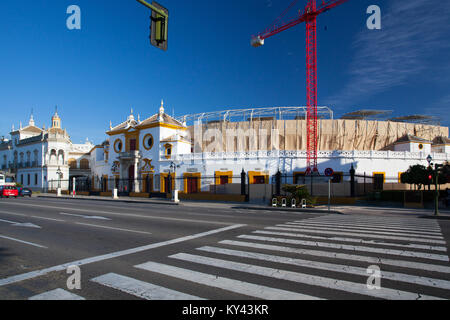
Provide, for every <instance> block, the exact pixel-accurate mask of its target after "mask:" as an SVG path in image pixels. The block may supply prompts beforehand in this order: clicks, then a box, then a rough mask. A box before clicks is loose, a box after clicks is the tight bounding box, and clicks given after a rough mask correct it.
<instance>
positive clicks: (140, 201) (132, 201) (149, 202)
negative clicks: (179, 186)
mask: <svg viewBox="0 0 450 320" xmlns="http://www.w3.org/2000/svg"><path fill="white" fill-rule="evenodd" d="M37 198H48V199H61V200H65V199H68V200H90V201H105V202H124V203H147V204H162V205H167V206H178V205H179V203H174V202H159V201H151V200H125V199H121V198H119V199H98V198H78V197H76V198H72V197H54V196H45V195H42V196H37Z"/></svg>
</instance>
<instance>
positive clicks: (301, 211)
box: [232, 207, 344, 215]
mask: <svg viewBox="0 0 450 320" xmlns="http://www.w3.org/2000/svg"><path fill="white" fill-rule="evenodd" d="M232 209H241V210H242V209H243V210H261V211H284V212H291V213H322V214H342V215H344V213H342V212H340V211H337V210H330V211H328V210H326V209H325V210H323V209H311V208H309V209H300V208H295V209H294V208H274V207H267V208H266V207H232Z"/></svg>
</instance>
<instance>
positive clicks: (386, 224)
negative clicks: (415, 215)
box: [295, 218, 440, 231]
mask: <svg viewBox="0 0 450 320" xmlns="http://www.w3.org/2000/svg"><path fill="white" fill-rule="evenodd" d="M315 221H317V220H316V219H308V220H304V221H295V223H303V222H315ZM320 222H321V223H351V224H362V225H368V226H377V227H396V228H408V229H418V230H421V229H424V230H431V231H439V230H440V227H439V225H438V224H426V225H425V224H408V223H395V222H392V221H386V222H383V221H380V220H378V221H377V220H374V221H369V220H359V219H354V220H353V219H352V220H350V219H345V218H344V219H342V220H338V219H327V220H320Z"/></svg>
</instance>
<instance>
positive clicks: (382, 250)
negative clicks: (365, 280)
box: [238, 235, 449, 262]
mask: <svg viewBox="0 0 450 320" xmlns="http://www.w3.org/2000/svg"><path fill="white" fill-rule="evenodd" d="M238 238H240V239H250V240H261V241H270V242H279V243H289V244H298V245H302V246H309V247H316V248H317V247H321V248H333V249H341V250H350V251H362V252H371V253H379V254H386V255H396V256H402V257H413V258H422V259H429V260H438V261H446V262H448V261H449V258H448V257H447V256H446V255H440V254H431V253H424V252H414V251H406V250H392V249H385V248H372V247H364V246H351V245H344V244H335V243H325V242H315V241H303V240H292V239H284V238H273V237H259V236H249V235H242V236H239V237H238Z"/></svg>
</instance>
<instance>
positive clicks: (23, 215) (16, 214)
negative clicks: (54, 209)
mask: <svg viewBox="0 0 450 320" xmlns="http://www.w3.org/2000/svg"><path fill="white" fill-rule="evenodd" d="M0 213H4V214H8V215H12V216H18V217H28V215H26V214H21V213H12V212H6V211H0ZM31 217H32V218H36V219H44V220H52V221H58V222H64V220H59V219H51V218H44V217H39V216H31Z"/></svg>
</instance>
